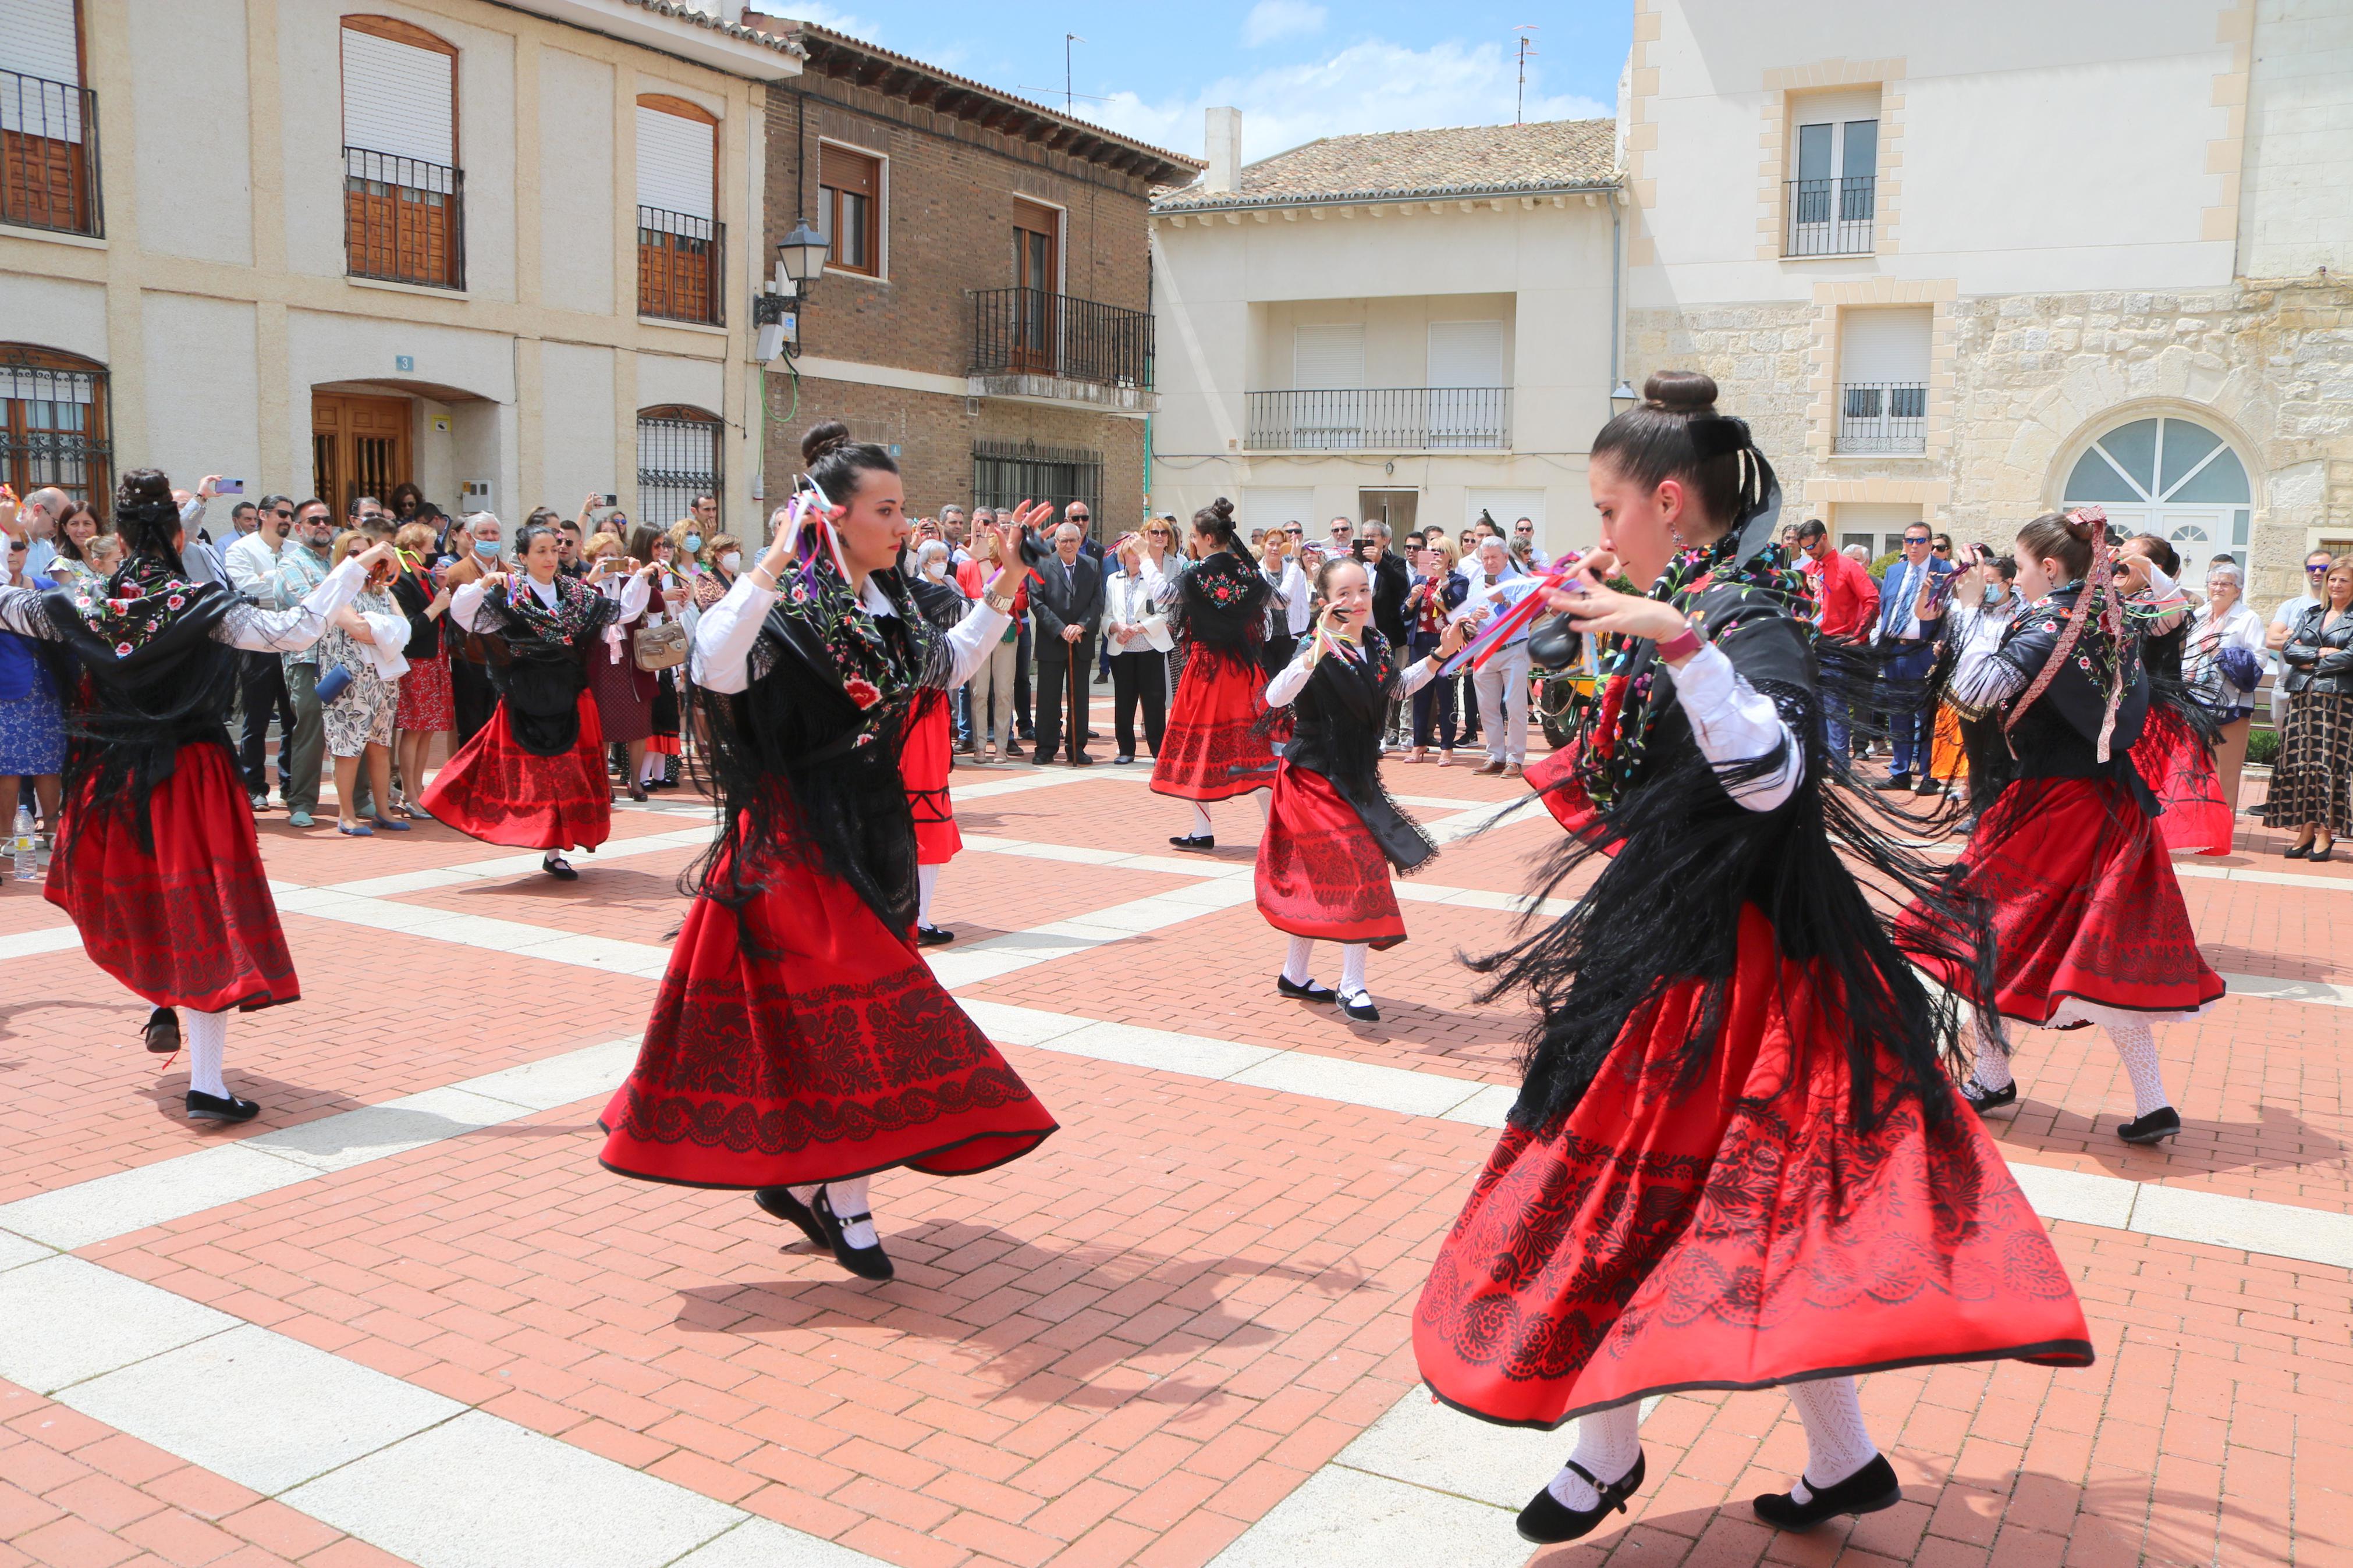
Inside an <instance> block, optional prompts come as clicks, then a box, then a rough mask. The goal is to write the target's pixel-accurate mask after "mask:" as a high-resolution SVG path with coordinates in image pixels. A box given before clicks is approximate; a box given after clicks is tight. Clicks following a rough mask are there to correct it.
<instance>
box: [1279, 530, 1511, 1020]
mask: <svg viewBox="0 0 2353 1568" xmlns="http://www.w3.org/2000/svg"><path fill="white" fill-rule="evenodd" d="M1315 588H1316V592H1317V593H1319V594H1321V595H1323V596H1324V616H1323V620H1322V622H1321V625H1320V626H1319V627H1318V628H1317V629H1315V630H1313V631H1311V632H1310V633H1309V634H1308V635H1307V636H1306V637H1302V638H1301V639H1300V646H1299V654H1298V657H1297V658H1294V659H1293V660H1292V662H1291V663H1290V664H1289V665H1288V666H1286V667H1285V668H1283V670H1282V673H1280V674H1278V675H1277V676H1276V677H1275V678H1274V679H1272V680H1271V681H1269V682H1268V683H1267V688H1266V701H1267V706H1268V708H1269V709H1270V710H1273V709H1281V708H1291V709H1293V712H1294V714H1295V717H1296V723H1297V727H1296V729H1294V730H1293V733H1292V740H1291V744H1290V745H1289V746H1288V747H1287V748H1286V749H1285V751H1284V752H1283V759H1282V767H1281V768H1280V769H1278V770H1277V771H1276V773H1275V775H1274V803H1273V805H1272V808H1271V810H1270V811H1269V812H1268V814H1267V823H1266V832H1265V833H1264V834H1262V835H1261V837H1260V838H1259V841H1258V876H1257V888H1258V910H1259V913H1261V914H1262V915H1264V916H1265V917H1266V923H1267V924H1269V925H1271V926H1272V927H1273V928H1274V929H1275V930H1277V931H1287V932H1289V933H1290V935H1291V952H1290V953H1289V954H1288V956H1287V957H1286V958H1285V959H1284V961H1283V965H1282V973H1280V974H1278V975H1276V976H1275V980H1274V988H1275V990H1276V991H1278V992H1279V993H1281V994H1282V995H1285V996H1295V997H1297V998H1299V999H1300V1000H1302V1001H1305V1002H1332V1001H1337V1002H1338V1003H1339V1004H1340V1010H1341V1011H1342V1012H1343V1013H1345V1014H1346V1015H1347V1016H1349V1017H1351V1018H1355V1019H1356V1020H1358V1021H1359V1022H1362V1023H1367V1024H1371V1023H1377V1022H1379V1021H1380V1016H1381V1015H1380V1010H1379V1009H1378V1008H1377V1007H1375V1006H1374V1005H1373V998H1372V994H1371V993H1370V992H1368V991H1367V990H1366V988H1365V950H1366V948H1368V947H1377V948H1383V949H1387V948H1392V947H1395V946H1396V945H1397V944H1398V943H1399V942H1403V941H1404V940H1405V917H1404V916H1403V915H1401V914H1399V913H1398V901H1397V893H1396V891H1395V889H1392V888H1391V887H1390V886H1389V868H1390V867H1392V866H1394V867H1396V868H1398V870H1399V871H1404V872H1410V871H1414V870H1418V869H1419V868H1421V867H1422V866H1424V865H1427V864H1428V863H1429V861H1430V858H1431V857H1433V856H1435V855H1436V854H1437V853H1438V850H1437V848H1436V847H1435V846H1433V845H1432V844H1431V843H1430V840H1429V838H1428V837H1425V836H1424V835H1423V833H1422V831H1421V828H1420V827H1419V826H1418V825H1417V824H1416V823H1415V822H1414V820H1413V819H1412V818H1411V817H1409V816H1406V815H1405V813H1403V812H1401V811H1399V810H1398V808H1397V803H1396V802H1394V801H1392V800H1390V799H1389V797H1388V791H1387V790H1385V789H1383V788H1382V787H1381V724H1382V721H1383V720H1384V719H1385V717H1386V716H1387V713H1388V705H1389V704H1390V703H1391V702H1393V701H1397V700H1400V699H1403V698H1408V697H1411V696H1412V695H1413V694H1414V693H1415V692H1417V691H1419V690H1420V689H1422V687H1424V686H1425V685H1427V684H1429V682H1430V679H1431V678H1432V677H1434V676H1435V675H1436V674H1437V673H1438V667H1439V666H1440V665H1441V664H1443V663H1444V662H1445V661H1446V660H1447V658H1449V657H1450V656H1451V655H1452V654H1453V652H1454V650H1455V649H1456V648H1458V647H1461V644H1462V638H1463V636H1464V632H1465V629H1466V628H1465V623H1463V622H1461V621H1457V622H1455V623H1453V624H1452V625H1451V626H1448V628H1447V631H1446V637H1445V639H1444V640H1443V641H1441V642H1440V645H1439V647H1438V651H1437V652H1435V653H1433V654H1431V655H1430V656H1429V657H1428V658H1418V659H1416V660H1414V661H1413V662H1412V663H1411V664H1410V665H1408V666H1406V667H1405V668H1402V669H1400V668H1398V663H1397V658H1396V654H1395V650H1393V649H1392V648H1391V647H1389V645H1388V639H1387V638H1385V637H1382V636H1381V634H1380V633H1379V632H1378V631H1377V630H1375V629H1374V628H1373V627H1372V626H1370V625H1369V624H1368V622H1369V621H1370V619H1371V616H1372V613H1373V592H1372V587H1371V584H1370V583H1369V581H1368V580H1367V579H1366V576H1365V569H1364V567H1363V566H1362V565H1361V564H1359V563H1357V562H1356V560H1354V559H1353V558H1351V557H1349V556H1345V555H1336V556H1334V557H1333V558H1332V559H1331V560H1329V561H1326V562H1325V563H1324V568H1323V570H1322V571H1321V572H1320V573H1319V574H1317V577H1316V583H1315ZM1318 939H1321V940H1323V941H1325V942H1338V943H1340V944H1341V947H1340V984H1339V988H1338V989H1337V990H1336V991H1335V990H1334V989H1333V988H1332V987H1330V986H1328V985H1319V984H1316V983H1315V979H1314V973H1313V972H1312V970H1311V967H1310V965H1311V963H1312V961H1313V959H1314V953H1315V943H1316V942H1317V940H1318Z"/></svg>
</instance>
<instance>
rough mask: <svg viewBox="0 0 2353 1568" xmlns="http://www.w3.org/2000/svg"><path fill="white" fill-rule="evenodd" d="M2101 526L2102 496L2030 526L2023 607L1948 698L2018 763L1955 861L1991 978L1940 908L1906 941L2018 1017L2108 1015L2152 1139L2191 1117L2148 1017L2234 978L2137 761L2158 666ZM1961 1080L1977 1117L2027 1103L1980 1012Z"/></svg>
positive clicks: (2190, 1012)
mask: <svg viewBox="0 0 2353 1568" xmlns="http://www.w3.org/2000/svg"><path fill="white" fill-rule="evenodd" d="M2106 533H2107V520H2106V518H2105V516H2103V515H2102V514H2101V513H2100V511H2099V510H2098V509H2097V508H2084V509H2082V510H2077V511H2072V512H2069V513H2067V514H2065V515H2064V516H2062V515H2061V514H2059V513H2057V512H2046V513H2044V514H2043V515H2042V516H2041V517H2038V518H2036V519H2035V520H2034V521H2031V522H2030V523H2028V524H2027V525H2026V526H2025V527H2024V528H2022V529H2021V530H2020V531H2019V534H2018V588H2019V592H2020V594H2021V596H2022V597H2023V598H2024V600H2025V605H2026V607H2025V608H2024V609H2023V610H2022V611H2021V613H2020V614H2019V616H2018V617H2017V618H2016V619H2015V620H2013V621H2012V622H2011V623H2010V627H2009V629H2008V631H2006V632H2005V633H2004V634H2003V636H2002V638H2001V640H2000V643H1999V644H1998V645H1997V646H1995V647H1991V648H1987V647H1982V646H1979V647H1972V648H1971V649H1969V650H1968V652H1965V653H1964V654H1963V655H1962V656H1961V658H1960V661H1959V662H1958V664H1957V666H1956V667H1955V668H1954V670H1953V674H1952V679H1951V682H1950V686H1949V689H1948V691H1949V695H1950V697H1951V698H1952V700H1953V701H1954V702H1956V703H1957V705H1958V706H1959V707H1960V709H1961V710H1962V712H1963V713H1965V714H1970V715H1991V716H1998V717H1999V719H2000V725H2001V730H2002V731H2003V733H2004V734H2005V735H2006V736H2007V738H2008V741H2009V748H2008V749H2009V752H2010V754H2011V755H2012V756H2013V757H2014V759H2015V761H2014V763H2012V772H2013V773H2014V777H2013V778H2012V780H2011V782H2010V783H2009V784H2007V785H2006V787H2004V788H2002V789H2001V791H2000V795H1998V796H1997V797H1996V798H1995V799H1994V800H1993V802H1992V804H1990V805H1987V806H1985V807H1984V808H1983V809H1982V810H1981V811H1980V812H1979V813H1978V825H1977V829H1976V831H1975V832H1973V833H1972V834H1971V835H1970V836H1969V843H1968V848H1967V849H1965V850H1963V851H1962V852H1961V858H1960V864H1959V867H1958V870H1959V871H1960V873H1961V876H1960V881H1959V884H1958V889H1957V891H1958V892H1959V894H1960V895H1961V896H1962V897H1964V898H1966V899H1970V900H1982V901H1983V902H1984V903H1985V904H1986V905H1988V906H1989V907H1990V908H1991V909H1992V910H1993V933H1992V948H1991V955H1990V956H1991V965H1992V973H1991V975H1990V977H1987V976H1985V975H1984V974H1983V973H1982V972H1981V969H1980V966H1979V964H1978V952H1981V951H1983V950H1982V949H1979V948H1978V947H1976V946H1975V945H1974V944H1973V943H1972V942H1969V941H1968V936H1967V933H1966V932H1964V931H1958V930H1956V929H1954V928H1953V927H1952V926H1951V925H1950V923H1949V921H1947V919H1946V918H1944V917H1943V916H1942V915H1940V914H1938V913H1937V912H1936V910H1931V909H1926V908H1919V909H1915V910H1910V911H1907V913H1906V916H1905V922H1904V926H1903V931H1902V936H1901V940H1902V941H1903V942H1905V945H1906V946H1910V945H1911V944H1912V943H1914V942H1916V941H1920V940H1923V939H1926V938H1928V937H1931V936H1933V937H1935V938H1937V939H1940V940H1941V942H1942V944H1943V946H1944V947H1945V949H1946V950H1947V951H1946V952H1944V954H1943V955H1941V956H1938V955H1935V954H1924V955H1923V956H1922V958H1921V960H1920V962H1921V963H1923V964H1924V965H1925V966H1926V968H1927V969H1928V971H1929V972H1930V973H1933V974H1935V975H1936V977H1937V978H1938V979H1940V980H1942V981H1943V982H1944V983H1945V984H1947V985H1949V986H1951V987H1952V988H1953V989H1954V990H1956V991H1957V992H1959V993H1960V994H1962V995H1964V996H1966V997H1968V999H1969V1000H1970V1001H1972V1002H1975V1003H1978V1004H1981V1005H1984V1006H1986V1007H1989V1008H1990V1009H1991V1010H1993V1011H1996V1012H1999V1013H2000V1016H2002V1017H2003V1018H2005V1019H2008V1020H2010V1021H2011V1022H2013V1023H2019V1024H2024V1025H2026V1026H2029V1027H2031V1028H2039V1029H2048V1028H2057V1029H2070V1028H2076V1027H2080V1026H2083V1025H2085V1024H2098V1025H2101V1026H2103V1027H2105V1029H2106V1030H2107V1032H2108V1037H2109V1038H2110V1039H2111V1040H2113V1041H2115V1042H2116V1052H2117V1054H2118V1055H2119V1056H2121V1057H2122V1058H2124V1063H2125V1071H2126V1075H2127V1076H2128V1077H2129V1078H2130V1079H2132V1087H2133V1101H2134V1105H2133V1117H2132V1120H2131V1121H2126V1122H2123V1123H2121V1124H2119V1125H2118V1126H2117V1128H2116V1136H2117V1137H2119V1138H2122V1139H2123V1140H2124V1141H2125V1142H2128V1143H2155V1142H2160V1141H2162V1140H2164V1139H2167V1138H2171V1137H2173V1136H2175V1135H2176V1134H2177V1133H2179V1131H2181V1113H2180V1112H2179V1111H2178V1110H2175V1109H2174V1108H2173V1103H2172V1100H2171V1099H2170V1097H2168V1095H2167V1093H2166V1091H2165V1079H2164V1074H2163V1072H2162V1071H2161V1069H2160V1068H2159V1065H2158V1056H2157V1042H2156V1040H2155V1038H2154V1037H2152V1035H2151V1034H2150V1032H2149V1025H2150V1024H2151V1023H2152V1022H2154V1021H2157V1020H2159V1019H2168V1018H2170V1019H2179V1018H2193V1017H2196V1016H2198V1015H2199V1014H2200V1013H2202V1012H2204V1011H2205V1010H2206V1009H2207V1008H2209V1007H2211V1006H2212V1005H2214V1004H2215V1003H2216V1002H2218V1001H2220V1000H2221V996H2222V990H2223V986H2222V979H2221V976H2220V975H2218V974H2216V973H2214V972H2213V970H2211V968H2209V967H2208V966H2207V963H2206V960H2205V958H2204V957H2203V956H2202V955H2201V954H2200V952H2199V951H2198V938H2197V935H2196V933H2195V932H2194V931H2192V930H2191V929H2190V925H2189V910H2188V909H2187V908H2186V907H2185V906H2184V905H2183V903H2182V901H2181V884H2180V883H2179V881H2177V880H2175V879H2174V875H2173V862H2172V860H2171V859H2170V858H2168V855H2167V853H2166V847H2165V840H2164V838H2163V837H2161V836H2160V835H2159V833H2158V827H2157V811H2158V804H2157V801H2156V799H2155V798H2154V797H2153V796H2152V795H2150V793H2149V788H2148V784H2147V782H2146V781H2145V779H2144V778H2143V776H2142V770H2141V769H2139V768H2138V767H2136V766H2135V761H2136V747H2137V742H2141V740H2142V738H2143V726H2144V723H2145V722H2146V721H2147V716H2148V712H2149V679H2148V674H2147V670H2146V669H2145V668H2143V666H2142V663H2141V643H2140V638H2139V637H2138V636H2137V633H2136V631H2135V628H2134V626H2133V621H2132V619H2131V616H2129V614H2128V611H2127V606H2126V603H2125V602H2124V595H2121V594H2119V593H2118V592H2117V591H2116V586H2115V585H2111V582H2110V574H2109V570H2108V554H2107V542H2106ZM2087 583H2089V584H2099V585H2100V586H2099V587H2098V588H2097V589H2096V590H2087V589H2086V587H2085V584H2087ZM2124 585H2125V586H2126V587H2129V586H2131V584H2130V581H2129V580H2127V582H2126V584H2124ZM1961 591H1963V592H1967V591H1968V585H1967V584H1964V585H1963V588H1962V590H1961ZM1962 1093H1963V1095H1964V1096H1965V1097H1966V1098H1967V1099H1968V1101H1969V1103H1970V1104H1972V1105H1974V1106H1975V1107H1977V1108H1978V1111H1979V1112H1980V1113H1982V1112H1984V1111H1987V1110H1995V1109H1997V1108H1999V1107H2001V1106H2006V1105H2010V1104H2013V1103H2015V1102H2016V1100H2017V1099H2018V1084H2017V1080H2016V1079H2014V1078H2013V1077H2012V1075H2011V1072H2010V1061H2009V1054H2008V1047H2007V1044H2006V1042H2005V1041H2004V1040H2003V1039H2002V1038H2001V1037H2000V1036H1999V1034H1998V1033H1996V1032H1995V1031H1993V1030H1991V1029H1988V1028H1985V1027H1984V1026H1982V1022H1980V1026H1979V1028H1978V1038H1977V1067H1976V1070H1975V1072H1974V1074H1973V1075H1972V1076H1971V1078H1970V1079H1969V1081H1968V1083H1967V1084H1966V1085H1964V1086H1963V1088H1962Z"/></svg>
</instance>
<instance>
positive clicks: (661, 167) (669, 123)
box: [638, 93, 727, 326]
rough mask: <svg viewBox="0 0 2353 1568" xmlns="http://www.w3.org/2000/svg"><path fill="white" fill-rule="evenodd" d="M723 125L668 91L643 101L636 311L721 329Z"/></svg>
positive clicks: (640, 99) (640, 104)
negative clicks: (721, 152) (720, 153)
mask: <svg viewBox="0 0 2353 1568" xmlns="http://www.w3.org/2000/svg"><path fill="white" fill-rule="evenodd" d="M718 162H719V121H718V117H717V116H715V115H713V114H712V113H711V112H710V111H709V110H704V109H702V107H700V106H699V105H696V104H692V103H689V102H688V101H686V100H684V99H681V98H672V97H670V96H669V95H668V94H666V93H645V94H641V95H640V96H639V97H638V314H639V315H640V316H655V317H659V318H661V319H663V320H665V321H702V322H706V323H709V324H711V325H713V326H717V325H720V324H722V322H723V303H722V300H723V294H724V290H723V289H722V287H721V282H722V279H723V277H724V273H723V270H722V268H723V266H724V258H725V254H726V247H727V235H726V229H725V228H724V226H722V225H721V224H720V222H719V221H718V198H719V177H718Z"/></svg>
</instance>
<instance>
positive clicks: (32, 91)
mask: <svg viewBox="0 0 2353 1568" xmlns="http://www.w3.org/2000/svg"><path fill="white" fill-rule="evenodd" d="M0 70H5V71H14V72H15V73H16V74H17V75H18V76H21V77H31V78H33V80H31V81H26V82H9V83H6V84H5V87H0V131H16V132H24V133H25V134H26V135H31V136H47V137H49V138H52V139H54V140H56V141H59V142H79V141H80V140H81V99H80V97H79V94H78V93H77V92H76V91H75V90H74V89H78V88H79V87H80V86H81V51H80V49H79V47H78V45H77V42H76V34H75V31H74V0H0Z"/></svg>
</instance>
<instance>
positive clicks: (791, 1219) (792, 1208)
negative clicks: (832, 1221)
mask: <svg viewBox="0 0 2353 1568" xmlns="http://www.w3.org/2000/svg"><path fill="white" fill-rule="evenodd" d="M752 1201H753V1202H754V1203H755V1204H757V1205H760V1212H761V1213H763V1214H766V1215H775V1216H776V1218H777V1219H780V1220H783V1221H785V1222H786V1223H787V1224H789V1225H797V1226H800V1227H801V1234H802V1235H804V1236H806V1237H808V1238H809V1240H811V1241H813V1242H815V1243H816V1244H817V1245H818V1246H819V1247H824V1248H826V1249H827V1250H828V1251H831V1250H832V1248H833V1238H832V1237H829V1236H828V1235H826V1233H825V1224H824V1222H823V1221H822V1220H819V1219H818V1217H817V1211H816V1210H815V1209H812V1208H810V1207H809V1206H808V1205H807V1204H805V1203H803V1202H801V1201H800V1199H798V1198H797V1197H795V1196H793V1190H792V1188H790V1187H754V1188H753V1189H752Z"/></svg>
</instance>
